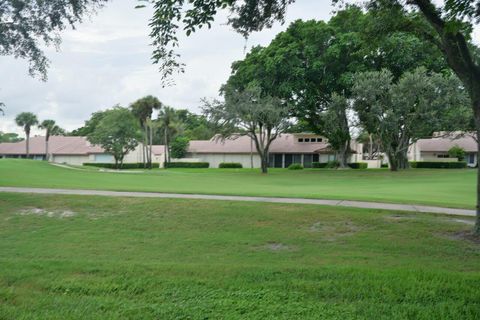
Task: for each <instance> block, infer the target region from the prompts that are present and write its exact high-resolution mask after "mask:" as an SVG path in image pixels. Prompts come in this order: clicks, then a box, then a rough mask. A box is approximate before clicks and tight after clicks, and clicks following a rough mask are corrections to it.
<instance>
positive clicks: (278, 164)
mask: <svg viewBox="0 0 480 320" xmlns="http://www.w3.org/2000/svg"><path fill="white" fill-rule="evenodd" d="M274 160H275V168H283V154H281V153H276V154H275V158H274Z"/></svg>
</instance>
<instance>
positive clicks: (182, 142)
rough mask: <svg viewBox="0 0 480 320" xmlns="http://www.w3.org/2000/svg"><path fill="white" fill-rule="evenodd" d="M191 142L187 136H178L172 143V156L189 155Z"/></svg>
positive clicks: (177, 157) (179, 157) (182, 156)
mask: <svg viewBox="0 0 480 320" xmlns="http://www.w3.org/2000/svg"><path fill="white" fill-rule="evenodd" d="M189 144H190V139H188V138H187V137H182V136H178V137H176V138H175V139H174V140H173V141H172V143H171V145H170V153H171V155H172V157H173V158H175V159H181V158H185V156H186V155H187V149H188V145H189Z"/></svg>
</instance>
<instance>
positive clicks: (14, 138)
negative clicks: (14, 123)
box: [0, 131, 23, 143]
mask: <svg viewBox="0 0 480 320" xmlns="http://www.w3.org/2000/svg"><path fill="white" fill-rule="evenodd" d="M19 141H23V139H22V138H20V137H19V136H18V134H16V133H9V132H6V133H3V132H1V131H0V143H3V142H8V143H10V142H19Z"/></svg>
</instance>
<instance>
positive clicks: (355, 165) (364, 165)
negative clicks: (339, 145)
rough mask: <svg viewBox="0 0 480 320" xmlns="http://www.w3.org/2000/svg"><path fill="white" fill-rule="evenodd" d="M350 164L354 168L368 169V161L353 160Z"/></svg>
mask: <svg viewBox="0 0 480 320" xmlns="http://www.w3.org/2000/svg"><path fill="white" fill-rule="evenodd" d="M348 166H349V167H350V168H352V169H367V168H368V163H366V162H352V163H349V164H348Z"/></svg>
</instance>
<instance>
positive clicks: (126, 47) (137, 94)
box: [0, 0, 480, 136]
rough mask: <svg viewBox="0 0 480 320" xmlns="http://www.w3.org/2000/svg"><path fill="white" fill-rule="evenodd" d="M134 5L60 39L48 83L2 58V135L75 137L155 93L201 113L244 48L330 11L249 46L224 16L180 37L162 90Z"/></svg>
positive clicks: (324, 12)
mask: <svg viewBox="0 0 480 320" xmlns="http://www.w3.org/2000/svg"><path fill="white" fill-rule="evenodd" d="M136 3H137V2H136V1H135V0H113V1H111V2H109V3H108V4H107V5H106V6H105V7H104V8H103V9H101V10H100V11H99V12H98V14H97V15H95V16H92V17H91V18H90V19H88V20H87V21H85V22H84V23H83V24H81V25H78V26H77V28H76V29H75V30H66V31H65V32H62V34H61V37H62V44H61V46H60V50H59V51H56V50H55V49H54V48H47V49H46V54H47V57H48V58H49V59H50V68H49V70H48V81H47V82H42V81H40V80H39V79H36V78H31V77H30V76H29V75H28V65H27V63H26V61H23V60H17V59H14V58H13V57H1V58H0V70H2V76H1V77H0V101H2V102H4V103H5V105H6V107H5V108H4V109H5V116H3V117H2V116H0V131H3V132H16V133H19V134H20V135H22V136H23V132H22V129H21V128H20V127H17V126H16V125H15V122H14V118H15V116H16V115H17V114H18V113H20V112H24V111H29V112H33V113H35V114H36V115H37V116H38V118H39V120H40V121H41V120H44V119H54V120H55V121H56V122H57V123H58V124H59V125H60V126H61V127H63V128H65V129H67V130H73V129H76V128H78V127H80V126H82V125H83V124H84V121H85V120H87V119H89V118H90V115H91V114H92V113H93V112H95V111H99V110H104V109H107V108H110V107H112V106H114V105H116V104H120V105H122V106H128V105H129V104H130V103H131V102H133V101H135V100H136V99H138V98H141V97H143V96H146V95H150V94H151V95H154V96H157V97H158V98H159V99H160V101H162V102H163V103H164V104H167V105H170V106H172V107H174V108H178V109H189V110H191V111H193V112H199V111H200V106H201V102H200V100H201V99H202V98H205V97H206V98H213V97H217V96H218V90H219V88H220V86H221V85H222V84H223V83H225V81H226V80H227V79H228V76H229V74H230V66H231V64H232V62H234V61H236V60H240V59H242V58H243V57H244V56H245V48H246V49H247V51H248V50H249V49H250V48H251V47H252V46H255V45H268V43H269V42H270V41H271V40H272V39H273V38H274V37H275V35H276V34H277V33H279V32H281V31H283V30H285V29H286V28H287V26H288V24H289V23H290V22H292V21H294V20H296V19H304V20H308V19H317V20H328V19H329V17H330V16H331V14H332V11H333V7H332V6H331V1H330V0H297V2H296V3H294V4H292V5H290V6H289V8H288V11H287V17H286V23H285V24H284V25H281V24H279V23H277V24H276V25H275V26H274V27H273V28H272V29H267V30H264V31H262V32H258V33H255V34H253V35H252V36H251V37H250V38H249V39H248V40H247V41H246V40H245V39H244V38H243V37H242V36H240V35H239V34H237V33H235V32H234V31H233V30H232V29H231V28H230V27H229V26H227V25H226V15H224V14H222V15H220V16H218V17H217V19H216V21H215V23H214V24H213V26H212V28H211V29H210V30H205V29H203V30H201V31H200V32H197V33H195V34H193V35H191V36H190V37H185V36H181V37H180V42H181V43H180V46H181V47H180V50H179V53H180V54H181V61H182V62H184V63H185V64H186V68H185V73H183V74H179V75H176V76H175V77H174V81H175V86H172V87H167V88H162V85H161V76H160V73H159V72H158V66H156V65H153V64H152V62H151V59H150V57H151V52H152V47H151V46H150V45H149V44H150V38H149V36H148V34H149V31H150V30H149V27H148V22H149V19H150V17H151V15H152V11H153V10H152V8H144V9H134V6H135V5H136ZM477 31H478V30H477ZM476 35H477V36H479V35H480V33H478V32H476ZM38 134H43V132H42V131H41V130H38V129H36V128H34V129H33V130H32V135H38Z"/></svg>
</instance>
